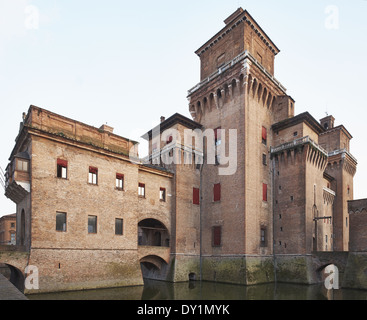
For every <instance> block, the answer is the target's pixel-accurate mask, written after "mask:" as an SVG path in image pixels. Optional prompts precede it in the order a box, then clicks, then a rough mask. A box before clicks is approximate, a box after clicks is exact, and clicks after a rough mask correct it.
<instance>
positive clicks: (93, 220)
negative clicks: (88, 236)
mask: <svg viewBox="0 0 367 320" xmlns="http://www.w3.org/2000/svg"><path fill="white" fill-rule="evenodd" d="M88 233H97V217H96V216H88Z"/></svg>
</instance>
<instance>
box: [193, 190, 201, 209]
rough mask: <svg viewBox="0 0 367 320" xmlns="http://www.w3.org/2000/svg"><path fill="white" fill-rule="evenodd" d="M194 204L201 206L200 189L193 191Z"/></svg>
mask: <svg viewBox="0 0 367 320" xmlns="http://www.w3.org/2000/svg"><path fill="white" fill-rule="evenodd" d="M192 203H193V204H197V205H199V204H200V189H198V188H193V189H192Z"/></svg>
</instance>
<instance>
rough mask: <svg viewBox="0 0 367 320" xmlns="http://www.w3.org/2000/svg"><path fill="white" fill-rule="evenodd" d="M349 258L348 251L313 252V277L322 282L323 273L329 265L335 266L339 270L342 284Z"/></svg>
mask: <svg viewBox="0 0 367 320" xmlns="http://www.w3.org/2000/svg"><path fill="white" fill-rule="evenodd" d="M348 257H349V252H348V251H323V252H321V251H314V252H312V266H313V270H312V271H313V273H314V274H313V276H314V278H315V279H316V280H317V281H318V282H320V281H321V280H322V279H321V276H322V271H323V270H324V269H325V268H326V267H327V266H329V265H332V264H333V265H335V266H336V267H337V268H338V270H339V279H340V281H339V283H340V284H342V282H343V278H344V272H345V269H346V266H347V262H348Z"/></svg>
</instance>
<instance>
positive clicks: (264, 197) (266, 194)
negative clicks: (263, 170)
mask: <svg viewBox="0 0 367 320" xmlns="http://www.w3.org/2000/svg"><path fill="white" fill-rule="evenodd" d="M263 201H268V185H267V184H265V183H263Z"/></svg>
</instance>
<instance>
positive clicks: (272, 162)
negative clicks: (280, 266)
mask: <svg viewBox="0 0 367 320" xmlns="http://www.w3.org/2000/svg"><path fill="white" fill-rule="evenodd" d="M271 164H272V168H271V184H272V189H273V190H272V193H273V210H272V211H273V264H274V283H275V285H276V283H277V263H276V261H277V260H276V256H275V187H274V181H275V178H274V174H275V159H274V157H273V159H272V160H271Z"/></svg>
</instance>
